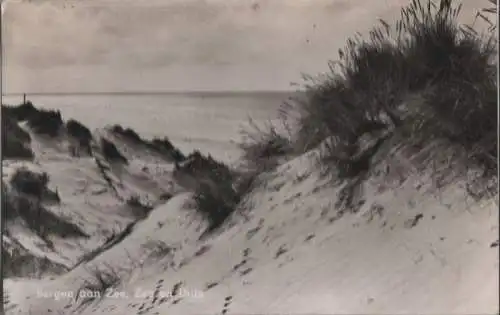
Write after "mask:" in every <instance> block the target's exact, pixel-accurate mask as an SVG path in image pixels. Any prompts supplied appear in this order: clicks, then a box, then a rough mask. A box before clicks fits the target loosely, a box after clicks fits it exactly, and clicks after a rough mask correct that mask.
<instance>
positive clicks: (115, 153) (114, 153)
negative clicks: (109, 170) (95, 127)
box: [101, 138, 128, 164]
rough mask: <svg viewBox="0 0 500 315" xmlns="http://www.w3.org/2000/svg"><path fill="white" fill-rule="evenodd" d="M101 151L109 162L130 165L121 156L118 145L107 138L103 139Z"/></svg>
mask: <svg viewBox="0 0 500 315" xmlns="http://www.w3.org/2000/svg"><path fill="white" fill-rule="evenodd" d="M101 149H102V154H103V156H104V158H105V159H106V160H107V161H108V162H119V163H124V164H127V163H128V160H127V158H126V157H125V156H123V154H121V152H120V151H119V150H118V148H117V147H116V145H115V144H114V143H113V142H111V141H109V140H107V139H106V138H101Z"/></svg>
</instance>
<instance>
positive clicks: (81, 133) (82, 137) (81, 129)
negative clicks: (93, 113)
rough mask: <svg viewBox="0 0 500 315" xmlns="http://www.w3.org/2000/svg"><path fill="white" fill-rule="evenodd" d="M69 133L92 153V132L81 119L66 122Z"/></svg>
mask: <svg viewBox="0 0 500 315" xmlns="http://www.w3.org/2000/svg"><path fill="white" fill-rule="evenodd" d="M66 130H67V132H68V135H70V136H71V137H73V138H75V139H76V140H78V143H79V145H80V146H81V147H82V148H84V149H85V150H87V151H88V153H89V154H90V153H91V146H90V142H91V141H92V132H90V130H89V128H87V127H86V126H84V125H83V124H82V123H80V122H79V121H76V120H73V119H70V120H68V121H67V122H66Z"/></svg>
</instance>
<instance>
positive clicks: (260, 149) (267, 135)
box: [239, 120, 294, 173]
mask: <svg viewBox="0 0 500 315" xmlns="http://www.w3.org/2000/svg"><path fill="white" fill-rule="evenodd" d="M249 122H250V124H249V126H250V128H249V129H245V130H242V136H243V140H242V142H241V143H240V144H239V147H240V149H241V150H242V151H243V156H242V159H243V161H244V162H245V163H246V165H245V166H246V167H247V168H249V170H252V171H253V172H256V173H259V172H262V171H269V170H271V169H272V168H274V167H275V166H276V165H277V164H278V160H279V159H280V158H282V157H285V156H287V155H289V154H291V153H293V152H294V149H293V147H292V143H291V142H290V140H289V139H287V138H285V137H284V136H283V135H281V134H279V133H278V132H277V131H276V128H275V127H274V126H273V125H272V124H271V123H269V124H268V125H267V126H266V127H265V129H264V128H260V127H259V126H257V125H256V124H255V123H254V122H253V121H252V120H250V121H249Z"/></svg>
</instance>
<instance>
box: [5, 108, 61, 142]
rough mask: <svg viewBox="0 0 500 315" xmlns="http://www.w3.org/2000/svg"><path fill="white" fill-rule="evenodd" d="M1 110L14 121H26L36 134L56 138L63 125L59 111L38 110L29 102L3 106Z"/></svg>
mask: <svg viewBox="0 0 500 315" xmlns="http://www.w3.org/2000/svg"><path fill="white" fill-rule="evenodd" d="M2 110H3V113H5V114H6V115H7V116H9V117H10V118H11V119H13V120H15V121H27V122H28V126H29V127H30V128H31V129H32V130H33V132H35V133H37V134H42V135H47V136H50V137H56V136H57V135H59V131H60V129H61V127H62V125H63V121H62V116H61V112H60V111H54V110H44V109H38V108H36V107H35V106H33V103H31V102H30V101H28V102H26V103H24V104H21V105H19V106H4V107H3V109H2Z"/></svg>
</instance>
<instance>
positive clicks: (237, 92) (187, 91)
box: [2, 90, 303, 96]
mask: <svg viewBox="0 0 500 315" xmlns="http://www.w3.org/2000/svg"><path fill="white" fill-rule="evenodd" d="M297 92H303V91H300V90H171V91H168V90H167V91H158V90H156V91H154V90H153V91H144V90H138V91H134V90H130V91H72V92H11V93H2V96H23V95H26V96H30V95H32V96H33V95H34V96H43V95H65V96H66V95H152V94H153V95H154V94H156V95H161V94H163V95H168V94H170V95H174V94H256V93H261V94H265V93H267V94H286V93H297Z"/></svg>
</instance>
